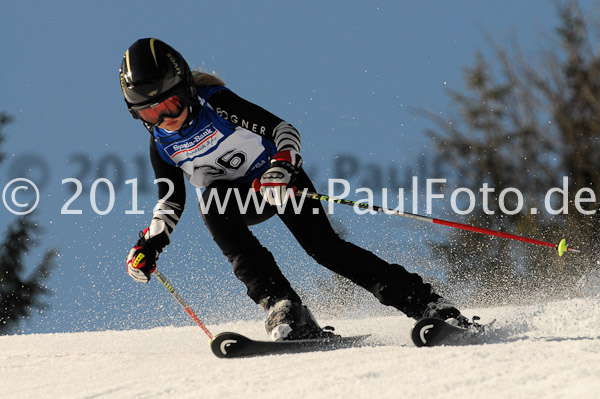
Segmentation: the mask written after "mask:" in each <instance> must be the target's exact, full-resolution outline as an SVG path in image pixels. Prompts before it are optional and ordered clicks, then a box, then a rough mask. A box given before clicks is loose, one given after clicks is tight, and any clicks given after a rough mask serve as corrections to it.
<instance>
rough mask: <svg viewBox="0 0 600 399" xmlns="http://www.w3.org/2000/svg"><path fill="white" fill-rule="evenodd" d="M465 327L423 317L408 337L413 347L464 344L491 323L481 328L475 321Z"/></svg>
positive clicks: (481, 332)
mask: <svg viewBox="0 0 600 399" xmlns="http://www.w3.org/2000/svg"><path fill="white" fill-rule="evenodd" d="M473 319H474V322H473V323H472V324H471V325H469V326H467V327H460V326H455V325H452V324H449V323H448V322H446V321H445V320H442V319H438V318H435V317H425V318H423V319H420V320H418V321H417V322H416V323H415V324H414V325H413V327H412V329H411V332H410V337H411V339H412V341H413V343H414V344H415V346H418V347H421V346H436V345H445V344H452V343H465V342H467V341H468V340H469V339H471V338H473V337H477V336H480V335H481V334H483V332H484V331H485V328H486V327H487V326H489V325H491V324H492V323H493V322H492V323H490V324H488V325H486V326H483V325H481V324H478V323H476V322H475V321H476V320H478V319H479V318H473Z"/></svg>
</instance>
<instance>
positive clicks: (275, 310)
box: [265, 299, 337, 341]
mask: <svg viewBox="0 0 600 399" xmlns="http://www.w3.org/2000/svg"><path fill="white" fill-rule="evenodd" d="M268 311H269V314H268V316H267V320H266V321H265V328H266V330H267V334H269V337H270V338H271V340H273V341H287V340H298V339H317V338H332V337H336V336H337V335H336V334H334V333H333V332H332V331H333V327H324V328H321V327H320V326H319V324H318V323H317V321H316V320H315V318H314V317H313V315H312V313H311V312H310V310H308V308H307V307H306V306H304V305H302V304H301V303H299V302H293V301H291V300H289V299H284V300H281V301H278V302H276V303H275V304H274V305H273V306H271V307H270V308H269V309H268Z"/></svg>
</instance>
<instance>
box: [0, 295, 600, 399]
mask: <svg viewBox="0 0 600 399" xmlns="http://www.w3.org/2000/svg"><path fill="white" fill-rule="evenodd" d="M464 313H465V314H468V315H472V314H479V315H480V316H482V320H483V321H485V320H490V319H493V318H497V319H498V321H497V322H496V324H495V328H494V329H493V330H492V331H490V333H489V335H488V337H487V338H486V342H485V343H478V344H473V345H468V346H464V345H463V346H445V347H438V348H415V347H413V346H412V344H411V343H410V340H409V338H408V331H409V329H410V325H411V321H410V320H409V319H408V318H406V317H404V316H402V315H398V316H395V317H377V318H367V319H360V320H334V321H332V320H321V322H322V323H327V324H332V325H334V326H335V327H336V330H337V331H338V332H340V333H342V334H347V335H348V334H363V333H371V334H372V337H371V338H369V341H368V344H369V346H363V347H359V348H351V349H343V350H338V351H333V352H321V353H303V354H296V355H289V354H288V355H278V356H268V357H259V358H250V359H237V360H230V359H226V360H224V359H218V358H216V357H215V356H214V355H212V353H211V352H210V349H209V347H208V345H207V338H206V336H205V335H204V333H203V332H202V331H201V330H200V329H199V328H198V327H196V326H194V327H177V328H175V327H164V328H156V329H151V330H141V331H140V330H137V331H105V332H88V333H68V334H39V335H20V336H19V335H14V336H4V337H0V383H1V386H2V394H1V396H2V397H3V398H162V397H169V398H207V399H209V398H236V399H237V398H261V399H263V398H277V399H280V398H303V399H304V398H345V399H348V398H377V399H380V398H411V399H415V398H453V399H455V398H465V397H474V398H598V397H600V296H595V297H592V298H587V299H574V300H569V301H561V302H554V303H548V304H539V305H533V306H525V307H502V308H492V309H478V310H467V311H465V312H464ZM209 328H210V329H211V330H212V331H213V333H217V332H220V331H225V330H232V331H237V332H241V333H244V334H247V335H249V336H251V337H256V338H263V337H264V332H263V327H262V323H261V322H260V321H245V322H237V323H228V324H221V325H215V326H209Z"/></svg>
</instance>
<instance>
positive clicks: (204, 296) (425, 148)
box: [0, 0, 597, 332]
mask: <svg viewBox="0 0 600 399" xmlns="http://www.w3.org/2000/svg"><path fill="white" fill-rule="evenodd" d="M581 4H582V7H583V9H584V10H590V9H591V8H592V6H594V5H597V2H595V1H585V2H581ZM0 24H1V25H2V31H3V35H2V36H3V44H2V47H3V53H4V56H3V59H4V62H3V68H2V69H3V78H2V96H1V97H0V110H2V111H6V112H7V113H9V114H10V115H12V116H13V117H14V123H12V124H11V125H9V126H8V127H7V128H6V129H5V130H4V133H5V135H6V136H7V140H6V141H5V143H4V144H3V146H2V148H1V149H2V150H3V152H4V153H5V154H6V155H7V159H6V161H5V162H4V163H3V164H1V165H0V188H3V187H4V186H5V185H6V184H7V183H8V181H9V180H11V179H12V178H14V177H28V178H30V179H32V180H33V181H35V182H36V184H38V185H39V187H40V192H41V198H40V205H39V208H38V211H37V212H36V216H35V217H36V220H37V221H38V223H39V224H40V226H42V227H43V229H44V232H45V233H44V234H43V240H42V242H41V246H40V248H41V249H44V248H51V247H55V246H58V247H59V250H60V253H61V256H60V258H59V260H58V264H59V265H58V267H57V269H56V270H55V272H54V275H53V277H52V279H51V280H50V281H49V284H48V285H49V288H51V289H52V290H53V292H54V293H53V297H52V298H50V300H49V302H50V304H51V305H52V308H51V309H50V310H49V311H47V312H45V313H44V314H43V315H41V316H39V315H36V316H34V317H33V318H32V319H31V320H29V321H28V322H27V323H25V324H23V326H22V327H23V331H25V332H47V331H75V330H83V329H96V330H97V329H106V328H131V327H147V326H152V325H161V324H167V323H187V320H186V319H185V318H184V317H183V318H182V316H181V314H180V311H179V309H178V308H177V305H176V304H175V303H174V302H172V301H171V298H169V296H168V294H166V292H164V289H163V288H162V287H161V286H160V285H159V284H158V283H156V282H154V281H153V282H151V284H149V285H147V286H139V285H137V284H135V283H134V282H133V281H131V280H130V278H129V277H128V276H127V275H126V273H125V264H124V258H125V256H126V253H127V251H128V249H129V248H130V247H131V245H132V244H133V243H134V242H135V239H136V235H137V232H138V231H139V230H141V229H143V228H144V227H145V226H146V225H147V223H148V222H149V220H150V218H151V216H150V213H151V209H152V207H153V206H154V204H155V198H156V194H155V192H154V187H152V182H151V180H152V179H153V175H152V172H151V169H150V166H149V162H148V160H147V145H148V136H147V132H146V131H145V129H144V128H143V127H142V126H141V124H140V123H139V122H137V121H135V120H133V119H132V118H131V117H130V116H129V113H128V112H127V109H126V107H125V105H124V102H123V99H122V95H121V92H120V88H119V83H118V77H117V76H118V68H119V64H120V61H121V58H122V56H123V53H124V51H125V50H126V48H127V47H128V46H129V45H130V44H132V43H133V42H134V41H135V40H137V39H138V38H141V37H150V36H152V37H158V38H160V39H162V40H164V41H166V42H167V43H169V44H171V45H172V46H173V47H175V48H176V49H178V50H179V51H180V52H181V53H182V54H183V55H184V57H186V59H187V60H188V62H189V64H190V65H191V66H192V68H198V67H202V68H204V70H207V71H212V70H215V71H216V72H217V74H218V75H219V76H220V77H222V78H223V79H224V80H225V81H226V82H227V85H228V86H229V87H230V88H231V89H233V90H234V91H235V92H237V93H238V94H239V95H241V96H243V97H245V98H246V99H248V100H250V101H253V102H255V103H257V104H259V105H261V106H263V107H265V108H267V109H269V110H270V111H271V112H273V113H275V114H277V115H279V116H280V117H282V118H284V119H286V120H287V121H289V122H290V123H292V124H294V125H295V126H296V127H297V128H298V129H299V130H300V133H301V135H302V139H303V156H304V159H305V162H306V165H307V167H308V168H309V170H312V173H313V177H314V180H315V181H316V183H317V185H318V186H319V188H320V189H324V188H325V187H326V179H327V178H329V177H336V176H333V174H334V173H335V172H336V171H338V170H339V167H340V164H339V162H338V163H336V159H338V160H339V159H340V156H342V157H349V156H351V157H353V159H354V160H356V161H357V162H358V166H359V169H358V170H357V172H356V173H355V174H354V175H352V176H351V179H350V181H351V182H352V183H353V184H355V185H356V187H358V186H359V185H363V186H368V185H369V182H370V181H372V180H373V179H374V178H381V179H383V184H384V185H385V184H386V183H389V181H390V180H389V177H390V174H391V173H392V172H390V170H394V171H395V172H394V173H398V174H400V175H401V176H405V175H412V172H413V171H416V170H418V164H419V163H422V162H423V160H424V159H425V160H427V159H428V157H429V156H430V154H431V152H432V151H434V149H433V147H432V146H431V145H430V144H429V143H428V140H427V138H426V137H425V136H424V134H423V132H424V130H425V128H427V127H431V126H430V124H429V123H428V122H427V121H426V120H424V119H423V118H422V117H420V116H418V115H416V114H415V113H414V112H412V111H411V110H412V109H414V108H427V109H430V110H434V111H435V112H440V113H442V114H444V113H445V112H447V110H448V98H447V97H446V95H445V90H446V89H447V88H451V89H454V90H462V88H463V81H462V78H463V74H464V68H465V67H467V66H469V65H470V64H471V63H472V62H473V60H474V54H475V51H477V50H481V51H483V52H484V53H486V54H489V52H490V51H489V46H488V45H487V44H486V40H485V34H488V35H490V36H491V37H493V38H494V39H495V40H496V41H497V42H498V43H507V42H508V41H509V40H512V39H516V40H517V41H518V43H519V45H520V46H521V48H522V49H524V50H525V51H526V52H527V54H528V55H530V56H532V57H535V56H538V55H539V52H538V50H539V48H540V45H542V44H543V45H547V44H548V38H549V37H550V36H551V35H552V34H553V31H554V28H555V27H556V26H557V15H556V10H555V7H554V2H551V1H539V0H532V1H526V2H524V1H516V0H507V1H502V2H495V1H494V2H492V1H452V2H449V1H420V2H417V1H346V2H341V1H335V2H334V1H305V2H298V1H262V2H246V1H224V2H207V1H179V2H161V1H155V0H150V1H131V2H112V1H107V2H89V3H88V2H76V1H61V2H57V3H56V4H54V3H53V4H52V5H48V4H47V3H46V2H41V1H22V2H9V3H7V4H4V5H3V7H2V14H1V15H0ZM310 168H312V169H310ZM378 170H381V173H380V172H378ZM98 177H107V178H109V179H110V180H111V181H112V182H113V183H114V185H115V188H116V192H115V198H116V201H115V206H114V209H113V210H112V211H111V212H110V213H109V214H107V215H105V216H99V215H97V214H96V213H95V212H94V211H93V209H92V207H91V204H90V194H89V188H90V186H91V183H92V182H93V181H94V180H96V179H97V178H98ZM136 177H137V178H139V179H140V180H139V182H138V184H139V187H140V192H139V196H138V203H139V208H140V209H143V210H145V215H126V214H125V211H126V210H127V209H130V208H131V199H132V197H131V185H126V184H124V182H125V180H128V179H133V178H136ZM442 177H443V176H442ZM65 178H78V179H80V180H81V181H82V182H83V185H84V188H85V189H86V190H85V191H84V193H82V194H81V195H80V196H78V197H77V198H76V199H74V201H73V202H72V204H71V205H70V209H80V210H81V211H82V214H81V215H63V214H61V208H62V207H63V206H64V204H65V202H66V201H67V200H68V199H69V198H71V196H72V194H73V192H72V187H73V185H72V184H62V183H61V182H62V180H63V179H65ZM142 179H143V180H142ZM188 191H189V193H190V195H192V196H193V194H194V193H193V190H191V189H190V190H188ZM107 198H108V196H107V195H106V193H105V191H103V190H99V191H98V196H97V198H96V200H97V203H98V207H99V208H105V207H106V206H107V204H108V201H107ZM419 211H421V212H423V211H424V209H419ZM334 218H335V219H336V220H340V221H341V222H343V223H344V224H345V225H346V226H348V230H349V231H350V233H351V234H350V236H349V239H351V240H352V241H354V242H356V243H359V244H361V245H364V246H365V247H368V248H369V249H371V250H373V251H377V252H378V253H379V254H380V255H381V256H382V257H384V258H386V259H387V260H389V261H393V262H399V263H401V264H404V265H405V266H407V267H409V268H411V269H413V270H420V271H423V272H424V273H429V274H435V273H436V267H437V266H436V265H435V264H431V262H432V261H431V259H428V254H427V252H426V250H425V249H424V248H423V246H422V245H420V244H422V242H423V237H429V238H432V239H443V237H444V234H445V231H444V230H440V229H443V228H437V229H432V228H427V227H426V226H425V227H424V226H420V225H415V224H414V222H410V221H408V222H405V221H400V222H398V221H396V220H389V218H388V217H386V216H363V217H357V216H356V215H354V214H353V213H352V212H348V211H345V210H339V212H338V211H337V209H336V214H335V216H334ZM13 219H14V216H13V215H12V214H11V213H9V212H8V211H7V210H6V209H5V208H4V207H3V206H0V220H1V221H2V224H1V226H0V228H2V229H4V228H5V223H4V222H5V221H6V222H8V221H10V220H13ZM256 234H258V235H259V236H260V237H261V238H262V239H264V242H265V244H266V245H267V246H268V247H269V248H270V249H272V250H273V252H274V253H275V255H276V257H277V258H278V259H279V260H280V263H281V266H282V268H283V269H284V271H285V273H286V274H287V275H288V276H290V278H291V279H292V281H293V283H294V284H295V285H296V286H300V287H301V289H302V290H305V291H310V290H311V289H312V288H313V287H314V286H315V278H317V277H318V276H321V275H322V274H323V272H322V271H321V268H320V267H319V266H318V265H315V264H314V262H312V261H311V260H310V259H309V258H308V257H306V255H305V254H303V253H301V251H300V249H299V247H297V246H296V244H295V243H294V242H293V240H292V239H291V236H290V235H289V234H288V233H287V232H286V231H285V230H284V229H282V228H281V226H280V223H279V221H278V220H277V219H272V220H270V221H269V222H267V223H266V224H264V225H262V226H261V227H260V228H259V229H257V230H256ZM39 252H40V250H38V251H36V252H34V253H32V254H31V256H30V257H29V258H28V262H29V263H30V264H31V266H33V265H34V264H35V263H36V261H37V260H39V256H40V253H39ZM159 267H160V268H161V270H162V271H163V272H164V273H165V274H166V275H167V276H168V277H169V278H170V279H171V280H172V282H173V284H174V285H175V286H176V287H178V288H179V289H180V290H181V291H182V295H184V296H185V297H186V299H187V300H188V302H189V303H190V304H191V305H192V307H194V308H195V309H196V310H197V312H198V313H199V314H200V315H201V317H204V318H205V319H206V320H207V321H208V322H211V321H215V320H219V319H227V318H229V317H241V316H243V315H248V314H249V315H251V316H257V315H259V313H258V311H257V310H256V309H255V308H254V306H253V304H251V302H250V300H249V299H246V298H245V296H244V289H243V287H242V285H241V283H239V282H237V280H235V278H234V277H233V274H232V273H231V270H230V266H229V265H228V264H227V262H226V260H225V259H224V258H223V257H222V255H221V254H220V252H219V250H218V248H217V247H216V245H215V244H214V243H213V242H212V240H211V239H210V236H209V234H208V232H207V231H206V228H205V227H204V226H203V223H202V221H201V219H200V217H199V214H198V210H197V207H196V206H195V205H194V204H193V199H192V200H189V201H188V206H187V209H186V211H185V212H184V215H183V220H182V222H181V223H180V225H178V227H177V229H176V231H175V233H174V235H173V244H172V245H171V246H170V247H169V249H168V250H167V251H166V252H165V253H164V254H163V256H162V258H161V260H160V262H159ZM253 312H254V313H253Z"/></svg>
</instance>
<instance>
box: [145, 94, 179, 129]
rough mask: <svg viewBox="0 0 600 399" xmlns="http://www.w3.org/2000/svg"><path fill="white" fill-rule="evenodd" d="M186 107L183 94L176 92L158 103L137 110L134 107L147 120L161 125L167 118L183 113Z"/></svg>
mask: <svg viewBox="0 0 600 399" xmlns="http://www.w3.org/2000/svg"><path fill="white" fill-rule="evenodd" d="M184 108H185V106H184V104H183V101H182V99H181V96H179V95H177V94H176V95H174V96H171V97H169V98H167V99H166V100H164V101H163V102H160V103H158V104H156V105H152V106H150V107H147V108H142V109H137V110H135V109H134V111H135V112H136V113H137V114H138V116H139V117H140V118H141V119H143V120H145V121H146V122H148V123H151V124H153V125H159V124H160V123H162V121H163V120H164V119H165V118H177V117H178V116H179V115H181V113H182V112H183V110H184Z"/></svg>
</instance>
